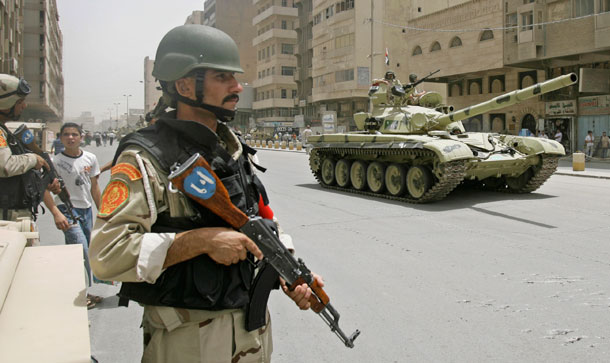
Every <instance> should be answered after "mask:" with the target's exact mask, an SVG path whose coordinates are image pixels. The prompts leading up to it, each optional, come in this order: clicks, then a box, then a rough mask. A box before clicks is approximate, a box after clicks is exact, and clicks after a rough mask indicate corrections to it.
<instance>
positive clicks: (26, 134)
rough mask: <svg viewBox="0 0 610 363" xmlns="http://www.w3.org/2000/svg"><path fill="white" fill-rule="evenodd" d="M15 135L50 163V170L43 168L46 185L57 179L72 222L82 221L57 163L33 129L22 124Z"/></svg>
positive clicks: (60, 197)
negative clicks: (55, 163)
mask: <svg viewBox="0 0 610 363" xmlns="http://www.w3.org/2000/svg"><path fill="white" fill-rule="evenodd" d="M15 136H17V137H18V138H19V140H21V142H23V143H24V144H25V146H26V147H27V148H28V149H29V150H30V151H31V152H33V153H35V154H38V155H40V156H41V157H42V158H43V159H44V160H45V161H46V162H47V164H49V170H46V169H45V168H42V169H43V175H42V179H43V183H44V184H45V185H49V184H51V183H53V180H54V179H57V181H58V182H59V187H60V191H59V193H58V194H57V196H58V197H59V199H60V200H61V201H62V203H64V205H65V206H66V209H67V210H68V213H70V216H71V217H72V222H73V223H76V221H80V217H78V216H77V215H76V214H74V206H73V205H72V201H70V193H68V189H66V183H65V182H64V180H63V179H62V178H61V176H59V174H58V173H57V170H55V165H53V161H51V158H50V157H49V154H47V153H46V152H44V151H42V150H41V149H40V148H39V147H38V145H36V143H35V142H34V134H33V133H32V131H31V130H30V129H28V127H27V126H26V125H25V124H22V125H21V126H19V127H18V128H17V130H15Z"/></svg>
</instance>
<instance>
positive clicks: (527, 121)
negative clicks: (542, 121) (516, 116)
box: [521, 113, 536, 135]
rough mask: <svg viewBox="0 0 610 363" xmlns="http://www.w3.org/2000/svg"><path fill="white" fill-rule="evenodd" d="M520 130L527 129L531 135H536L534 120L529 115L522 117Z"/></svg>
mask: <svg viewBox="0 0 610 363" xmlns="http://www.w3.org/2000/svg"><path fill="white" fill-rule="evenodd" d="M521 129H528V130H529V131H530V132H531V133H532V135H536V119H535V118H534V116H533V115H532V114H531V113H528V114H527V115H525V116H523V119H522V120H521Z"/></svg>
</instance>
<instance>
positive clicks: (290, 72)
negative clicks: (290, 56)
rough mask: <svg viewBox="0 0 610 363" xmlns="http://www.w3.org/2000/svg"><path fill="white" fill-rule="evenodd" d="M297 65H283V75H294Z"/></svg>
mask: <svg viewBox="0 0 610 363" xmlns="http://www.w3.org/2000/svg"><path fill="white" fill-rule="evenodd" d="M294 71H295V67H286V66H282V76H292V75H294Z"/></svg>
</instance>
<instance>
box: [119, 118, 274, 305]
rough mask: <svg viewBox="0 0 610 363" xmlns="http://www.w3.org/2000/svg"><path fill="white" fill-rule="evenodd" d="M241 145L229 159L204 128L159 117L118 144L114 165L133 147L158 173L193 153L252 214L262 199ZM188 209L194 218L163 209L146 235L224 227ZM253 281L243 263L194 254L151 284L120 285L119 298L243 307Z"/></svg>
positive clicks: (248, 151)
mask: <svg viewBox="0 0 610 363" xmlns="http://www.w3.org/2000/svg"><path fill="white" fill-rule="evenodd" d="M242 144H243V146H244V152H243V154H242V155H241V156H240V157H239V159H238V160H237V161H235V160H233V159H232V158H231V156H230V155H229V154H228V153H227V151H226V150H225V149H224V148H223V147H221V145H220V144H219V142H218V137H217V135H216V134H215V133H214V132H213V131H211V130H210V129H209V128H207V127H206V126H204V125H201V124H199V123H197V122H193V121H182V120H175V119H171V120H164V119H160V120H158V121H157V122H156V123H155V124H154V125H152V126H149V127H147V128H145V129H141V130H139V131H136V132H135V133H132V134H130V135H128V136H127V137H125V138H124V139H123V140H121V143H120V144H119V147H118V150H117V152H116V154H115V159H114V162H116V159H117V158H118V156H119V154H120V153H121V151H123V150H124V149H125V148H126V147H128V146H130V145H137V146H139V147H141V148H143V149H144V150H146V151H147V152H149V153H150V154H151V155H152V156H153V157H154V158H155V159H156V160H157V162H158V163H159V165H161V166H162V169H163V170H161V171H160V172H162V173H165V174H169V171H170V168H171V166H172V165H173V164H174V163H175V162H179V163H181V162H184V161H186V160H187V159H188V158H189V157H190V156H191V155H193V154H194V153H196V152H198V153H199V154H201V155H202V156H203V157H204V158H205V159H206V160H207V161H208V163H209V164H210V166H211V167H212V169H213V170H214V172H215V173H216V174H217V175H218V177H219V178H220V179H221V181H222V183H223V184H224V186H225V187H226V188H227V191H228V192H229V195H230V197H231V202H232V203H233V204H234V205H235V206H236V207H238V208H239V209H240V210H241V211H243V212H244V213H246V214H247V215H257V214H258V204H257V202H258V200H259V194H260V195H263V196H264V199H266V198H267V197H266V194H265V191H264V188H263V186H262V183H261V182H260V181H259V179H258V178H257V177H256V175H254V173H253V171H252V169H251V165H250V163H249V162H248V158H247V155H248V154H253V153H254V152H255V151H254V150H253V149H252V148H250V147H248V146H247V145H245V144H244V143H242ZM192 205H193V207H194V208H195V209H196V210H197V212H198V213H197V215H196V216H194V217H179V218H175V217H174V218H172V217H170V214H169V211H165V212H162V213H160V214H159V215H158V216H157V221H156V222H155V224H154V225H153V226H152V232H156V233H161V232H182V231H186V230H190V229H195V228H200V227H229V228H230V226H229V225H228V224H227V223H226V222H224V221H223V220H222V219H221V218H220V217H218V216H216V215H214V214H213V213H212V212H210V211H209V210H208V209H206V208H204V207H203V206H201V205H199V204H197V203H194V202H193V203H192ZM253 277H254V267H253V265H252V263H251V261H249V260H245V261H241V262H240V263H237V264H233V265H230V266H225V265H221V264H218V263H216V262H215V261H213V260H212V259H211V258H210V257H209V256H208V255H199V256H197V257H195V258H193V259H191V260H188V261H184V262H181V263H179V264H176V265H174V266H171V267H169V268H167V269H166V270H165V271H164V272H163V273H162V274H161V276H159V278H158V279H157V281H156V282H155V283H154V284H149V283H146V282H137V283H130V282H127V283H123V284H122V287H121V291H120V292H119V296H120V297H121V304H124V303H126V300H127V299H129V300H134V301H137V302H139V303H142V304H146V305H156V306H159V305H161V306H171V307H178V308H187V309H202V310H222V309H232V308H244V307H245V306H246V305H247V304H248V302H249V291H250V289H251V287H252V283H253Z"/></svg>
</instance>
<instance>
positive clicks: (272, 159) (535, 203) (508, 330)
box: [38, 145, 610, 363]
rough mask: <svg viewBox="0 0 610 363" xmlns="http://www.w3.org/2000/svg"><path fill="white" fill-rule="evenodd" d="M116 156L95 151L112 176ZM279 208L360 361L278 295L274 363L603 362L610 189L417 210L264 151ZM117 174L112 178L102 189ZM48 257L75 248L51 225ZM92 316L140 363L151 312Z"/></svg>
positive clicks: (97, 347)
mask: <svg viewBox="0 0 610 363" xmlns="http://www.w3.org/2000/svg"><path fill="white" fill-rule="evenodd" d="M115 148H116V145H115V146H113V147H109V146H108V147H100V148H96V147H94V146H88V147H87V148H86V150H89V151H92V152H94V153H96V154H97V155H98V160H99V162H100V165H103V164H104V163H106V162H107V161H109V160H111V158H112V156H113V152H114V150H115ZM257 155H258V156H259V159H260V164H261V165H262V166H264V167H266V168H268V170H267V172H266V173H265V174H262V175H261V176H260V177H261V179H262V181H263V183H264V184H265V186H266V188H267V192H268V194H269V198H270V201H271V203H270V206H271V208H272V209H273V211H274V212H275V215H276V216H277V217H278V219H279V220H280V224H281V226H282V228H283V229H284V230H285V231H286V232H287V233H289V234H291V235H292V238H293V240H294V242H295V245H296V255H297V257H301V258H303V260H304V261H305V262H306V264H307V265H308V267H309V268H310V269H311V270H312V271H314V272H316V273H318V274H320V275H322V276H323V277H324V280H325V283H326V286H325V291H326V292H327V294H328V295H329V297H330V299H331V304H332V305H333V306H334V308H335V309H336V310H337V311H338V312H339V313H340V314H341V320H340V322H339V323H340V326H341V328H342V329H343V331H344V332H345V333H346V334H347V335H350V334H351V333H352V332H353V331H354V330H355V329H360V330H361V332H362V333H361V335H360V337H359V338H358V339H357V340H356V341H355V348H354V349H349V348H346V347H344V346H343V345H342V343H341V342H340V341H339V339H338V338H337V337H336V336H335V335H334V333H332V332H331V330H330V328H328V327H327V326H326V324H324V322H323V321H322V320H321V319H320V318H319V317H317V316H315V315H316V314H315V313H313V312H311V311H300V310H298V308H297V307H296V306H295V305H294V303H293V302H292V301H290V300H289V299H288V298H287V297H286V296H284V294H283V293H281V292H274V293H272V297H271V299H270V307H269V308H270V311H271V316H272V322H273V323H272V325H273V336H274V354H273V358H274V361H275V362H303V363H309V362H332V363H335V362H515V361H523V362H533V361H538V362H550V361H552V362H576V361H579V362H604V361H607V359H608V357H609V356H610V325H609V324H608V316H609V313H610V278H609V277H610V273H609V267H610V245H609V244H608V240H609V238H608V236H609V235H610V224H609V223H608V220H609V217H610V208H608V206H610V196H609V194H608V187H609V186H610V180H608V179H595V178H581V177H574V176H565V175H554V176H552V177H551V178H550V180H549V181H547V182H546V184H544V185H543V186H542V187H541V188H540V189H539V190H537V191H536V192H534V193H531V194H525V195H512V194H504V193H495V192H481V191H475V190H469V189H465V188H458V189H457V190H455V191H453V192H452V193H451V194H450V195H449V196H448V198H446V199H445V200H442V201H440V202H437V203H434V204H426V205H411V204H404V203H398V202H393V201H388V200H385V199H371V198H368V197H361V196H358V195H355V194H351V193H341V192H335V191H328V190H323V189H322V188H321V187H320V186H319V185H318V184H317V183H316V181H315V179H314V178H313V176H312V175H311V172H310V171H309V166H308V161H307V156H306V155H305V154H304V153H296V152H280V151H269V150H260V151H259V153H258V154H257ZM108 179H109V173H104V174H103V175H102V176H101V178H100V185H101V187H102V188H103V187H104V186H105V185H106V183H107V182H108ZM38 224H39V228H40V230H41V242H42V244H43V245H51V244H63V235H62V233H61V232H60V231H57V230H56V229H55V227H54V224H53V220H52V217H51V216H50V215H48V214H46V215H43V216H40V217H39V223H38ZM91 291H92V292H93V293H96V294H100V295H102V296H105V297H106V299H105V300H104V301H103V302H102V303H100V304H98V306H96V308H94V309H92V310H90V311H89V317H90V322H91V329H90V331H91V340H92V354H93V356H95V357H96V359H98V361H99V362H135V361H139V358H140V355H141V350H142V337H141V331H140V329H139V324H140V314H141V308H140V307H138V306H137V304H134V303H131V304H130V307H129V308H127V309H126V308H122V307H117V306H116V303H117V301H118V299H117V298H116V297H115V296H114V294H115V293H116V292H117V291H118V287H116V286H108V285H96V286H94V287H93V288H92V289H91Z"/></svg>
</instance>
